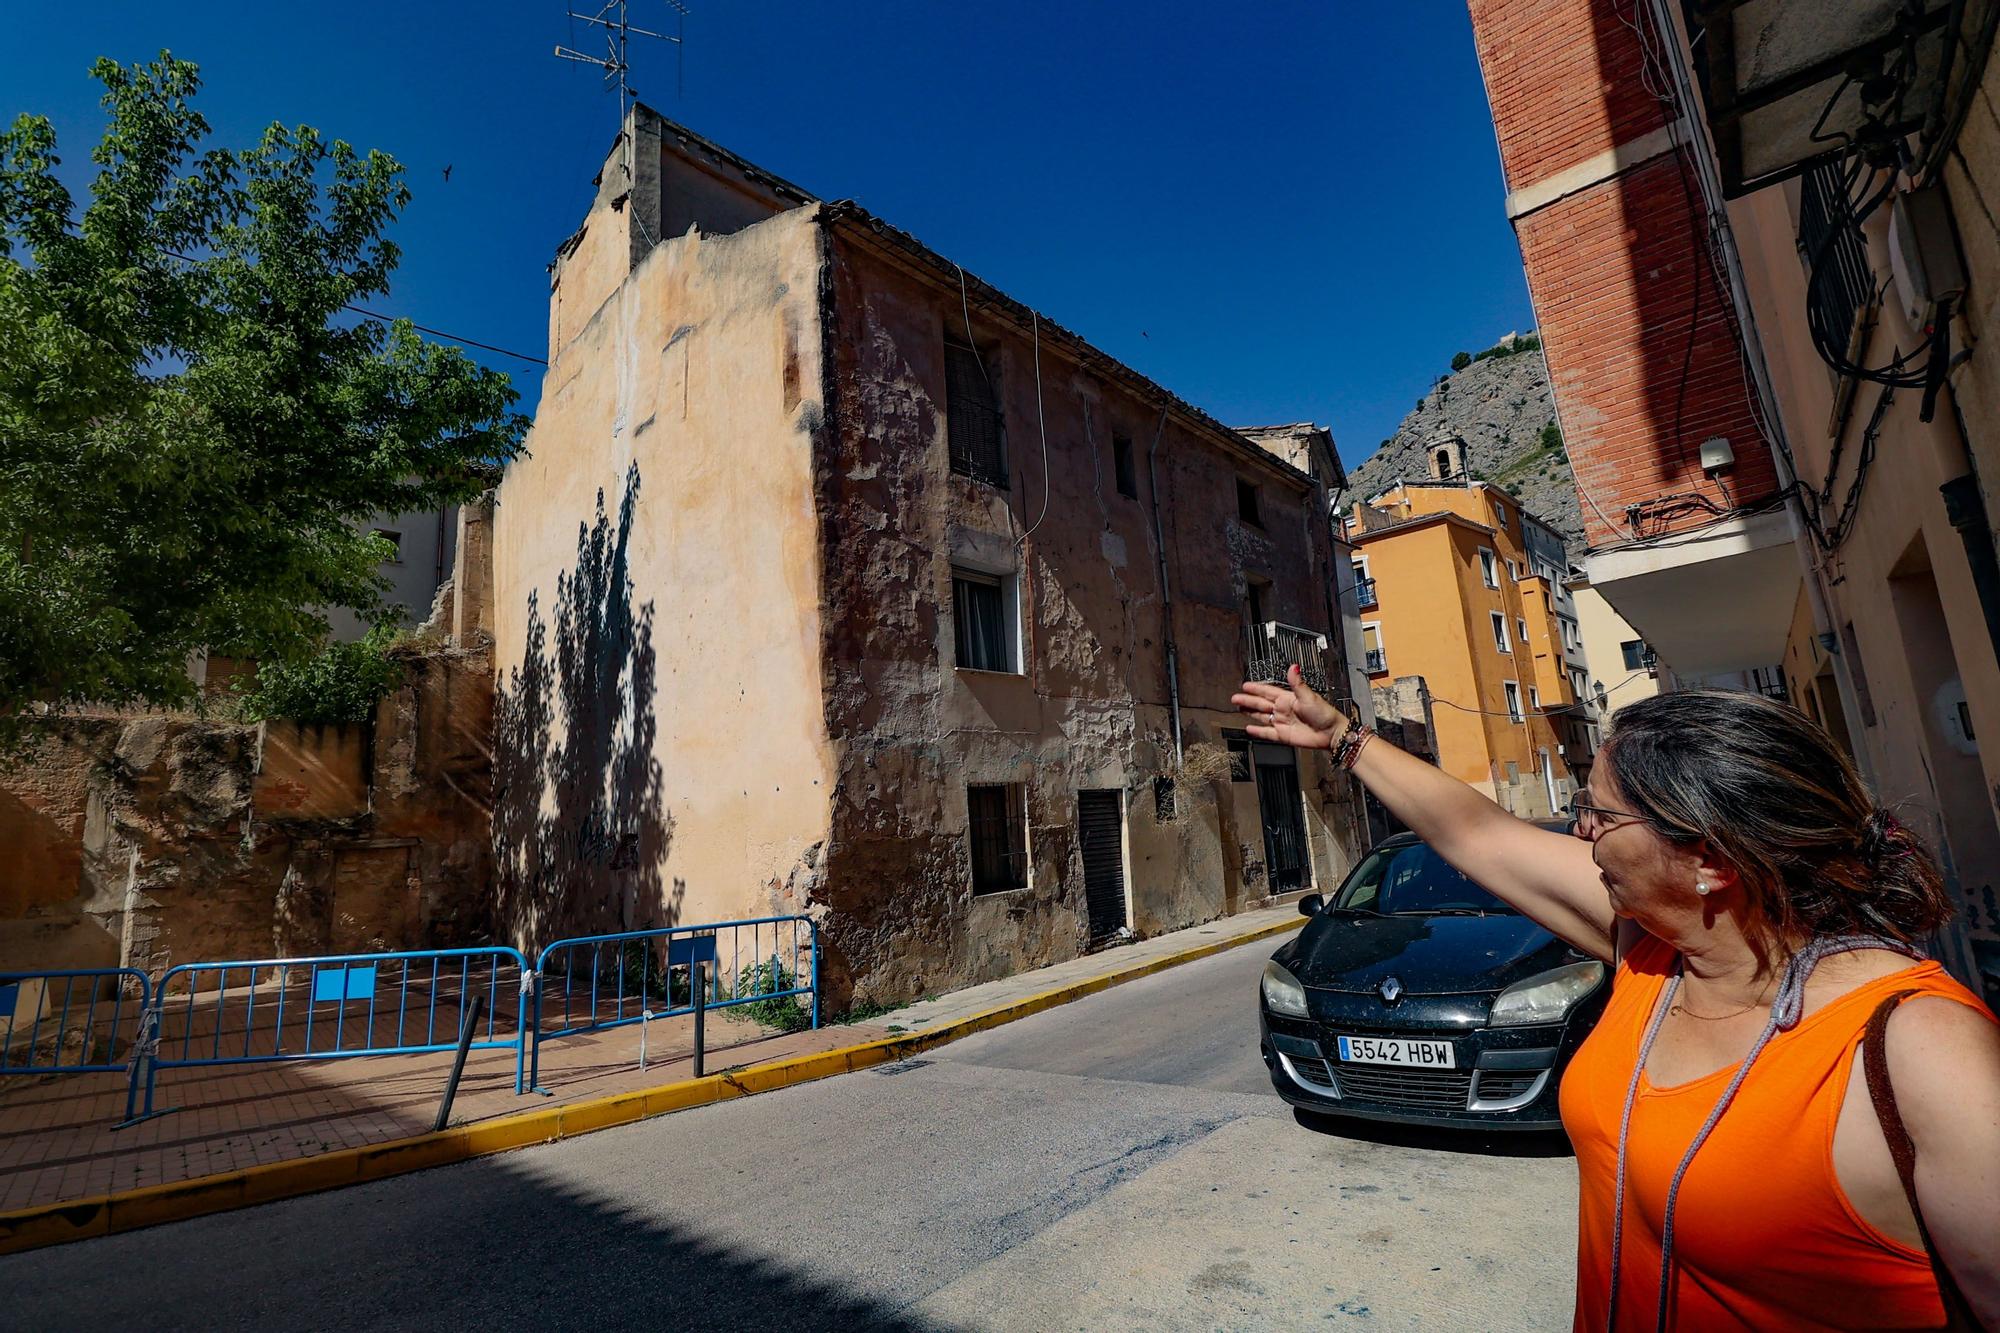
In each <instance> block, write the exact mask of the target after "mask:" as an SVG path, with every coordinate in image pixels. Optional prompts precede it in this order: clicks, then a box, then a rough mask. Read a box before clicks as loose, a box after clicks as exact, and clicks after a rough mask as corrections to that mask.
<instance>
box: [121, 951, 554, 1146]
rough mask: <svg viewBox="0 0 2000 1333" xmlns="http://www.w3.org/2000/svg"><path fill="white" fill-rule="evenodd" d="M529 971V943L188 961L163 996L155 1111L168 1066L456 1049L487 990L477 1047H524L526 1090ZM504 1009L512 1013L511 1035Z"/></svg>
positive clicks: (518, 1070) (156, 1007)
mask: <svg viewBox="0 0 2000 1333" xmlns="http://www.w3.org/2000/svg"><path fill="white" fill-rule="evenodd" d="M526 975H527V962H526V960H525V959H524V958H523V957H522V955H521V953H520V951H519V950H516V949H510V948H506V947H504V946H498V945H495V946H487V947H482V948H475V949H420V950H412V951H409V952H404V953H370V954H332V955H327V956H325V957H320V958H262V959H257V960H255V961H240V962H228V963H183V964H181V965H180V966H179V967H174V968H170V969H168V971H167V973H166V975H165V976H163V977H161V978H160V984H159V987H158V989H157V990H156V991H155V992H154V997H153V1012H154V1015H155V1027H156V1031H155V1033H154V1034H153V1035H154V1041H155V1043H156V1053H155V1054H153V1055H152V1057H151V1058H150V1059H148V1060H147V1061H146V1066H147V1068H146V1094H145V1098H146V1099H145V1109H144V1111H143V1114H144V1115H153V1114H155V1112H154V1110H153V1087H154V1075H155V1074H156V1073H157V1071H159V1070H161V1069H183V1068H190V1067H194V1066H200V1065H243V1064H261V1063H264V1062H267V1061H273V1060H342V1059H352V1058H354V1057H356V1056H364V1055H420V1054H423V1053H425V1052H432V1051H451V1050H456V1049H457V1047H458V1031H459V1023H460V1021H461V1019H462V1017H463V1015H464V1013H465V1011H466V1009H467V1007H468V1006H469V1005H470V1004H471V1003H472V1000H473V997H474V996H481V997H483V998H484V1000H485V1007H486V1017H485V1018H484V1020H483V1021H482V1026H483V1028H484V1032H483V1033H481V1032H477V1031H475V1032H474V1034H473V1036H474V1040H473V1042H472V1044H471V1046H470V1048H469V1049H471V1050H475V1051H490V1050H511V1051H513V1052H514V1091H515V1093H516V1094H519V1093H520V1092H521V1091H522V1087H523V1085H522V1072H523V1071H522V1056H523V1054H524V1052H525V1050H526V1047H527V1042H526V1040H525V1039H524V1032H525V1019H526V1017H527V988H526V987H525V986H524V985H523V984H522V983H523V981H524V979H525V978H526ZM510 989H511V991H512V992H513V993H512V995H511V996H510V995H508V994H507V992H508V991H509V990H510ZM503 1015H505V1016H507V1017H511V1018H512V1019H513V1023H512V1025H511V1026H512V1031H511V1032H510V1031H507V1030H506V1028H507V1025H506V1023H505V1022H504V1019H503V1017H502V1016H503ZM288 1024H289V1027H288V1026H287V1025H288Z"/></svg>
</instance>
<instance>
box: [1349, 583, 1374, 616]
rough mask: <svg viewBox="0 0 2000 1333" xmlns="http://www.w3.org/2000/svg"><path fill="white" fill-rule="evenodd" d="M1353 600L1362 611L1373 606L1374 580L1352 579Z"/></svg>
mask: <svg viewBox="0 0 2000 1333" xmlns="http://www.w3.org/2000/svg"><path fill="white" fill-rule="evenodd" d="M1354 600H1355V603H1356V605H1358V606H1360V608H1361V609H1362V610H1363V611H1366V610H1367V609H1368V608H1369V607H1371V606H1374V605H1375V580H1374V579H1356V580H1355V581H1354Z"/></svg>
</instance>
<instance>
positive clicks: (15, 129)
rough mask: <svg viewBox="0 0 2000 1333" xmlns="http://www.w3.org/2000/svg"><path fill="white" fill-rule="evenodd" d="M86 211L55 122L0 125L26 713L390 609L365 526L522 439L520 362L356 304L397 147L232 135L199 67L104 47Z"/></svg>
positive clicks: (5, 635)
mask: <svg viewBox="0 0 2000 1333" xmlns="http://www.w3.org/2000/svg"><path fill="white" fill-rule="evenodd" d="M91 72H92V74H93V76H94V77H96V78H97V79H98V80H99V81H100V82H102V83H103V85H104V88H105V94H104V99H103V103H104V106H105V107H106V109H107V111H108V112H109V127H108V129H107V130H106V132H105V135H104V138H103V141H102V142H101V143H99V144H98V145H97V147H96V148H95V150H94V151H93V152H92V154H91V160H92V161H93V162H94V163H95V164H96V167H97V172H96V175H95V178H94V179H93V180H92V182H91V185H90V196H89V201H88V204H87V205H86V206H84V207H82V208H81V209H79V208H78V206H77V204H76V202H75V201H74V200H73V199H72V197H71V195H70V193H69V191H68V189H67V188H66V187H65V186H64V185H63V183H62V182H61V181H60V180H59V178H58V174H57V169H58V167H59V166H60V159H59V158H58V156H57V154H56V136H55V131H54V129H53V128H52V127H51V125H50V124H49V122H48V120H47V119H46V118H44V117H40V116H33V115H23V116H21V117H20V118H19V119H17V120H16V121H15V122H14V124H13V126H12V127H11V128H9V129H7V130H6V131H5V132H4V133H0V719H4V718H6V717H9V716H18V715H19V712H20V710H21V709H22V707H23V706H24V705H27V704H29V703H32V702H40V703H43V704H48V705H53V706H56V707H62V706H64V705H71V704H76V703H81V702H86V701H95V702H102V703H145V704H156V705H173V704H179V703H185V702H187V701H188V700H189V699H190V698H191V697H192V695H193V693H194V691H193V686H192V683H191V681H190V680H189V677H188V674H187V668H186V664H187V660H188V657H189V655H190V654H191V653H193V652H196V651H198V650H200V649H202V648H212V649H216V650H218V651H225V652H231V653H237V654H245V655H250V656H255V657H258V658H260V659H263V660H265V661H271V662H279V663H283V662H300V661H305V660H307V659H309V658H311V657H312V656H313V655H314V653H315V652H316V651H317V650H318V649H319V648H320V646H321V645H322V643H323V641H324V639H325V636H326V628H327V627H326V621H325V618H324V616H323V614H322V613H323V611H324V610H325V609H326V608H331V607H347V608H351V609H353V610H355V611H356V612H359V613H360V614H361V615H363V616H364V617H367V618H370V619H379V618H380V617H381V614H382V601H381V594H382V591H383V590H384V586H385V585H384V583H383V581H382V580H381V578H380V576H379V574H378V573H377V569H376V566H377V565H378V563H379V562H380V561H381V560H382V559H384V558H385V557H386V556H387V555H388V552H387V550H386V549H385V547H384V544H383V543H382V542H381V541H380V539H378V538H375V537H374V536H372V535H371V534H370V533H369V532H368V531H367V530H366V528H365V527H364V526H363V524H362V521H363V520H364V519H366V518H367V517H368V516H369V515H371V514H378V513H400V512H407V511H410V510H424V509H436V508H439V507H440V506H443V505H447V504H455V503H462V502H464V501H466V500H469V499H471V498H472V497H473V496H475V495H476V494H478V492H479V491H480V490H481V489H482V488H483V486H484V485H485V484H486V482H485V480H484V478H486V477H488V476H490V472H491V469H492V467H493V466H494V465H496V464H504V463H505V462H506V461H507V460H508V459H510V458H512V457H514V456H515V455H516V454H517V453H518V452H519V450H520V442H521V438H522V435H523V433H524V431H525V429H526V424H527V423H526V419H525V418H523V417H522V416H520V415H519V414H517V413H516V412H515V411H514V410H513V408H514V405H515V402H516V400H517V397H518V395H517V394H516V393H515V392H514V390H513V388H512V387H511V386H510V385H509V383H508V379H507V376H506V375H504V374H502V373H500V372H497V371H492V370H487V369H484V368H482V367H480V366H478V365H475V364H474V363H473V362H471V361H470V360H468V359H467V358H466V356H465V354H464V353H463V352H462V351H461V350H459V349H458V348H454V347H440V346H436V345H434V344H430V343H426V342H424V341H423V340H422V339H421V338H419V337H418V336H417V334H416V332H415V330H413V329H412V328H411V327H410V325H409V324H408V323H407V322H406V321H396V322H395V323H393V324H390V325H388V326H387V327H384V326H382V325H380V324H377V323H373V322H370V321H367V320H364V319H359V318H356V317H355V316H354V314H352V313H351V312H349V311H348V310H347V309H346V308H347V307H348V306H349V305H351V304H353V303H355V302H360V301H365V300H366V299H367V298H369V297H372V296H379V295H381V294H383V293H385V292H386V291H387V290H388V288H389V278H390V275H391V274H392V273H393V272H394V270H395V268H396V265H397V262H398V259H399V257H400V256H399V251H398V250H397V247H396V245H395V244H394V242H392V241H390V240H389V239H388V238H387V236H386V234H385V233H386V231H387V229H388V227H389V225H390V223H392V222H393V221H394V220H395V218H396V217H397V215H398V214H399V213H400V212H401V211H402V209H403V207H404V206H405V205H406V203H407V202H408V200H409V191H408V189H407V188H406V187H405V186H404V184H403V171H402V168H401V167H400V166H399V165H398V164H397V163H396V161H395V160H394V159H393V158H390V157H388V156H387V155H385V154H383V153H380V152H369V153H366V154H362V153H358V152H357V151H356V150H355V149H353V148H351V147H350V146H349V145H347V144H346V143H343V142H339V141H337V140H336V141H333V142H331V143H329V142H328V141H326V140H325V139H323V138H322V137H321V136H320V134H319V133H318V132H317V131H315V130H313V129H311V128H308V127H303V126H301V127H299V128H296V129H286V128H284V127H283V126H280V125H273V126H272V127H271V128H270V129H268V130H266V131H265V133H264V135H263V137H262V139H261V140H260V141H259V142H258V143H257V144H256V145H255V146H254V147H251V148H248V149H244V150H238V151H231V150H227V149H221V148H214V147H209V146H206V144H205V141H206V139H207V138H208V134H209V126H208V123H207V121H206V120H205V119H203V117H202V115H201V113H200V112H199V111H197V110H195V108H194V105H193V101H194V97H195V94H196V92H197V91H198V89H199V87H200V78H199V76H198V73H197V71H196V68H195V66H193V65H192V64H189V63H188V62H186V61H181V60H175V59H173V58H172V56H171V55H169V54H168V53H165V52H162V53H161V55H160V57H159V58H158V59H157V60H155V61H153V62H151V63H149V64H145V65H135V66H133V67H131V68H126V67H123V66H120V65H118V64H116V63H114V62H112V61H109V60H100V61H98V62H97V63H96V65H95V66H94V67H93V68H92V71H91Z"/></svg>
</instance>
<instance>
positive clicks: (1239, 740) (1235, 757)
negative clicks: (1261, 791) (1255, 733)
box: [1222, 731, 1257, 782]
mask: <svg viewBox="0 0 2000 1333" xmlns="http://www.w3.org/2000/svg"><path fill="white" fill-rule="evenodd" d="M1222 740H1223V743H1224V744H1225V745H1227V746H1228V747H1229V780H1230V781H1231V782H1255V781H1256V780H1257V775H1256V774H1255V773H1254V772H1252V771H1251V768H1250V737H1249V736H1247V735H1245V734H1244V733H1243V732H1240V731H1224V732H1223V733H1222Z"/></svg>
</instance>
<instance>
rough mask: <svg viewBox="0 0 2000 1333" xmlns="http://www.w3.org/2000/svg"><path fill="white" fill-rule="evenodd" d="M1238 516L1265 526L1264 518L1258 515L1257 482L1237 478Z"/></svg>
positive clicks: (1246, 521) (1245, 520)
mask: <svg viewBox="0 0 2000 1333" xmlns="http://www.w3.org/2000/svg"><path fill="white" fill-rule="evenodd" d="M1236 517H1238V518H1240V519H1242V520H1243V521H1244V522H1245V523H1254V524H1256V525H1257V526H1258V527H1260V528H1261V527H1263V526H1264V520H1263V519H1261V518H1259V517H1258V516H1257V483H1255V482H1252V481H1245V480H1243V478H1241V477H1238V478H1237V479H1236Z"/></svg>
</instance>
